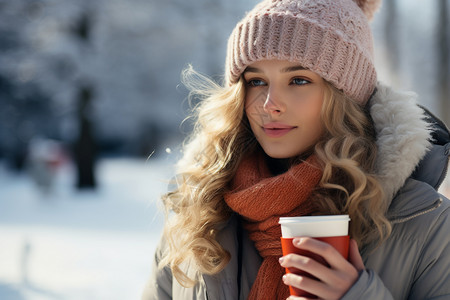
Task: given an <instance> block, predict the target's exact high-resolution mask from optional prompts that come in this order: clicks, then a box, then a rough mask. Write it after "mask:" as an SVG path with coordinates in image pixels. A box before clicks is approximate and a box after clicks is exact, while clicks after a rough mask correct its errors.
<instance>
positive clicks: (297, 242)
mask: <svg viewBox="0 0 450 300" xmlns="http://www.w3.org/2000/svg"><path fill="white" fill-rule="evenodd" d="M293 243H294V246H296V247H297V248H300V249H303V250H307V251H310V252H313V253H315V254H318V255H320V256H322V257H323V259H325V260H326V262H327V263H328V264H329V265H330V267H331V268H332V269H347V268H348V266H349V264H348V261H347V260H346V259H345V258H344V257H343V256H342V255H341V254H340V253H339V252H338V251H337V250H336V249H335V248H334V247H333V246H331V245H329V244H327V243H325V242H322V241H319V240H316V239H313V238H308V237H305V238H298V239H294V240H293Z"/></svg>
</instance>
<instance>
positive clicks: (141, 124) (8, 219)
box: [0, 0, 450, 300]
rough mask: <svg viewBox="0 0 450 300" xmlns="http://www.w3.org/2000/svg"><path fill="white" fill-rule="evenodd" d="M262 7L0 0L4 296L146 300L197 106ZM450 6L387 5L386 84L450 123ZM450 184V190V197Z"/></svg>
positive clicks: (439, 1)
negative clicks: (202, 78)
mask: <svg viewBox="0 0 450 300" xmlns="http://www.w3.org/2000/svg"><path fill="white" fill-rule="evenodd" d="M257 2H258V1H255V0H246V1H239V0H226V1H225V0H221V1H206V0H192V1H188V2H187V1H181V0H166V1H156V0H77V1H69V0H0V299H2V300H12V299H13V300H25V299H26V300H39V299H136V298H139V296H140V293H141V290H142V288H143V285H144V284H145V281H146V279H147V277H148V274H149V271H150V267H151V261H152V255H153V250H154V248H155V245H156V243H157V241H158V238H159V235H160V232H161V228H162V222H163V213H162V212H161V209H160V204H159V197H160V195H161V194H162V193H163V192H164V191H165V190H166V187H167V182H168V179H169V178H170V177H171V176H172V174H173V164H174V162H175V161H176V159H177V158H178V157H179V154H180V143H181V141H182V140H183V138H184V137H185V136H186V134H187V133H188V132H189V129H190V128H189V127H190V126H189V123H184V124H182V120H183V119H184V118H185V117H186V116H187V111H188V108H189V105H188V102H187V100H186V97H187V90H186V89H185V88H184V87H183V86H182V85H181V84H180V73H181V71H182V70H183V68H185V67H186V66H187V65H188V64H192V65H193V67H194V68H195V69H196V70H198V71H200V72H201V73H204V74H207V75H209V76H211V77H213V78H216V79H218V80H220V78H221V75H222V73H223V69H224V60H225V50H226V42H227V38H228V36H229V34H230V33H231V31H232V29H233V27H234V25H235V24H236V22H237V21H239V20H240V19H241V18H242V17H243V16H244V13H245V11H248V10H249V9H251V8H252V7H253V6H254V4H255V3H257ZM449 6H450V0H434V1H419V0H384V1H383V6H382V8H381V10H380V11H379V12H378V14H376V16H375V19H374V21H373V22H372V28H373V31H374V37H375V55H376V65H377V69H378V72H379V79H380V80H381V81H383V82H385V83H389V84H391V85H392V86H394V87H397V88H400V89H406V90H413V91H415V92H416V93H417V94H418V95H419V101H420V103H421V104H422V105H424V106H426V107H428V108H429V109H430V110H431V111H432V112H434V113H435V114H436V115H437V116H439V117H440V118H442V119H443V120H444V121H445V122H446V123H447V124H450V107H449V103H450V102H449V100H450V99H449V98H450V95H449V85H450V79H449V74H450V64H449V52H450V49H449V48H450V47H449V44H450V27H449V13H450V11H449V10H450V8H449ZM447 186H448V184H447V183H446V185H444V187H443V191H445V188H446V187H447Z"/></svg>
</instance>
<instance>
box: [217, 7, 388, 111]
mask: <svg viewBox="0 0 450 300" xmlns="http://www.w3.org/2000/svg"><path fill="white" fill-rule="evenodd" d="M380 2H381V0H366V1H364V0H265V1H263V2H261V3H259V4H258V5H256V6H255V8H254V9H253V10H252V11H250V12H249V13H248V14H247V15H246V16H245V17H244V18H243V19H242V20H241V21H240V22H239V23H238V24H237V25H236V27H235V28H234V30H233V32H232V33H231V36H230V38H229V40H228V52H227V59H226V71H225V76H226V77H225V80H226V82H227V83H228V84H231V83H235V82H237V81H238V80H239V77H240V76H241V74H242V72H244V70H245V68H246V67H247V66H248V65H250V64H252V63H254V62H256V61H260V60H265V59H280V60H289V61H293V62H298V63H299V64H300V65H302V66H303V67H305V68H308V69H309V70H311V71H314V72H316V73H317V74H319V75H320V76H321V77H322V78H324V79H325V80H327V81H329V82H331V83H332V84H333V85H334V86H335V87H337V88H338V89H340V90H342V91H343V92H344V94H346V95H347V96H349V97H350V98H351V99H354V100H355V101H357V102H359V103H360V104H361V105H364V104H365V103H366V102H367V100H368V99H369V97H370V95H371V94H372V92H373V91H374V89H375V84H376V81H377V74H376V71H375V67H374V60H373V42H372V33H371V30H370V26H369V22H368V21H369V20H370V19H371V18H372V16H373V14H374V12H375V11H376V10H377V8H378V7H379V5H380Z"/></svg>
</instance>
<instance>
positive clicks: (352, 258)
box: [348, 239, 366, 272]
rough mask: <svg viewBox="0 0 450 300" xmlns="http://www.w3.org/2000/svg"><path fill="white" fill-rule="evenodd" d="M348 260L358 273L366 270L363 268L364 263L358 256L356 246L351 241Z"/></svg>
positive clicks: (353, 241) (359, 255)
mask: <svg viewBox="0 0 450 300" xmlns="http://www.w3.org/2000/svg"><path fill="white" fill-rule="evenodd" d="M348 260H349V262H350V263H351V264H352V265H353V266H354V267H355V268H356V270H358V272H359V271H362V270H364V269H365V268H366V267H365V266H364V262H363V260H362V257H361V254H359V250H358V244H357V243H356V241H355V240H353V239H352V240H350V248H349V252H348Z"/></svg>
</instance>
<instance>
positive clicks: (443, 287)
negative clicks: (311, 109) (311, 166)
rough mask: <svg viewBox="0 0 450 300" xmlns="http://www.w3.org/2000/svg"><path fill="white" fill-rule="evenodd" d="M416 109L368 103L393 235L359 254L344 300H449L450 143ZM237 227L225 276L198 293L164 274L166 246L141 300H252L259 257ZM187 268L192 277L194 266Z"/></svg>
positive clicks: (404, 100) (229, 230) (206, 280)
mask: <svg viewBox="0 0 450 300" xmlns="http://www.w3.org/2000/svg"><path fill="white" fill-rule="evenodd" d="M415 101H416V100H415V95H414V94H411V93H401V92H396V91H394V90H392V89H390V88H387V87H385V86H382V85H380V84H379V85H378V87H377V92H376V94H375V95H374V97H373V98H372V99H371V101H370V104H369V105H370V113H371V115H372V118H373V120H374V123H375V128H376V131H377V145H378V156H377V162H376V165H377V168H376V171H377V173H378V175H379V176H380V178H381V179H382V185H383V188H384V190H385V192H386V193H387V194H388V195H390V196H391V199H392V201H391V203H390V206H389V210H388V218H389V219H390V221H391V223H392V226H393V228H392V234H391V235H390V236H389V238H388V239H387V240H386V241H384V242H383V243H382V244H381V245H379V246H378V247H377V246H376V244H375V243H374V244H369V245H366V246H365V247H363V248H362V249H361V255H362V257H363V260H364V264H365V266H366V270H365V271H362V272H360V274H359V278H358V280H357V281H356V283H355V284H354V285H353V286H352V287H351V288H350V289H349V290H348V291H347V293H346V294H345V295H344V297H343V298H342V299H367V300H369V299H370V300H372V299H373V300H377V299H379V300H387V299H410V300H413V299H421V300H422V299H439V300H443V299H450V209H449V207H450V201H449V200H448V199H447V198H445V197H444V196H442V195H440V194H439V193H438V192H437V191H436V190H437V189H438V187H439V186H440V184H441V183H442V181H443V179H444V177H445V174H446V172H447V166H448V157H449V155H450V135H449V131H448V129H447V128H446V127H445V125H444V124H443V123H442V122H440V121H439V120H438V119H437V118H436V117H434V116H433V115H432V114H430V113H429V112H428V111H426V110H423V109H421V108H419V107H418V106H417V105H416V102H415ZM430 141H432V143H431V142H430ZM239 224H240V222H239V216H237V215H233V216H232V217H231V218H230V220H228V222H226V223H224V224H220V228H219V229H220V233H219V235H218V241H219V242H220V243H221V245H222V246H223V247H224V248H225V249H227V250H228V251H229V252H230V254H231V261H230V262H229V263H228V265H227V266H226V267H225V269H224V270H222V271H221V272H220V273H219V274H216V275H214V276H209V275H202V277H201V278H200V279H199V281H198V284H197V285H196V286H194V287H193V288H184V287H182V286H181V285H180V284H179V283H178V282H177V281H176V279H175V278H174V277H173V276H172V273H171V271H170V268H168V267H164V268H162V269H158V264H159V261H160V259H161V255H162V254H161V253H162V252H163V251H164V247H165V242H164V240H162V241H161V243H160V245H159V246H158V249H157V251H156V253H155V261H154V267H153V271H152V274H151V277H150V280H149V281H148V283H147V286H146V288H145V291H144V294H143V297H142V299H145V300H150V299H152V300H153V299H183V300H189V299H214V300H215V299H227V300H229V299H246V298H247V295H248V293H249V291H250V288H251V286H252V284H253V282H254V279H255V277H256V274H257V272H258V269H259V266H260V264H261V257H260V256H259V254H258V252H257V250H256V249H255V248H254V246H253V243H252V241H251V240H250V239H249V238H248V236H247V233H246V232H245V231H244V230H243V229H242V228H241V227H240V225H239ZM183 267H184V268H185V270H186V271H187V272H188V274H193V273H192V271H193V270H192V268H189V264H188V263H186V264H185V265H184V266H183Z"/></svg>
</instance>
